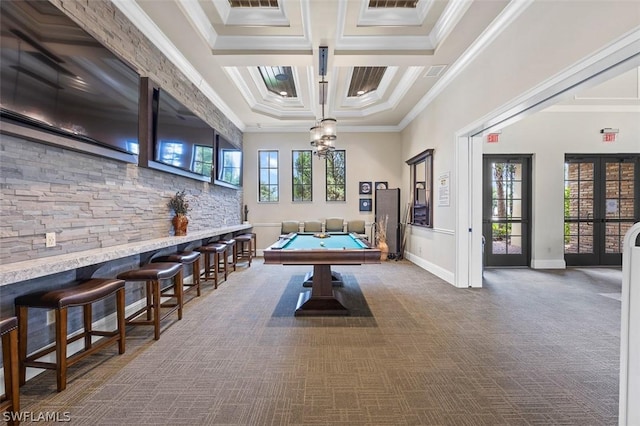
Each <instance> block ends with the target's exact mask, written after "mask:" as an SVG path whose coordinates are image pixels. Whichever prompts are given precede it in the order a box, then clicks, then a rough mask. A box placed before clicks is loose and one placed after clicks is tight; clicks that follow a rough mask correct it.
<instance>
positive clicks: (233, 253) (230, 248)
mask: <svg viewBox="0 0 640 426" xmlns="http://www.w3.org/2000/svg"><path fill="white" fill-rule="evenodd" d="M216 242H217V243H221V244H226V245H227V253H226V254H225V263H226V262H228V260H229V257H231V262H229V265H231V266H233V270H234V271H236V265H237V264H238V245H237V244H236V240H234V239H233V238H230V239H228V240H218V241H216ZM229 272H231V271H229Z"/></svg>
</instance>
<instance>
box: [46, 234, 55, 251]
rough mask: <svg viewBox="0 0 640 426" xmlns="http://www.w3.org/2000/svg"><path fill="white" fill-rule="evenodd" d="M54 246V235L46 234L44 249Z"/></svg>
mask: <svg viewBox="0 0 640 426" xmlns="http://www.w3.org/2000/svg"><path fill="white" fill-rule="evenodd" d="M55 246H56V233H55V232H47V233H46V234H45V247H55Z"/></svg>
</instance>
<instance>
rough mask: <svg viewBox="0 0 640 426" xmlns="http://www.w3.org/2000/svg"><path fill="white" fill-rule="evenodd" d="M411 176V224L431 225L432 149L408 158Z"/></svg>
mask: <svg viewBox="0 0 640 426" xmlns="http://www.w3.org/2000/svg"><path fill="white" fill-rule="evenodd" d="M406 163H407V164H408V165H409V167H410V173H409V175H410V176H411V183H410V185H411V188H412V192H413V193H412V195H411V224H412V225H418V226H426V227H433V149H427V150H426V151H423V152H421V153H420V154H418V155H416V156H414V157H412V158H410V159H408V160H407V161H406Z"/></svg>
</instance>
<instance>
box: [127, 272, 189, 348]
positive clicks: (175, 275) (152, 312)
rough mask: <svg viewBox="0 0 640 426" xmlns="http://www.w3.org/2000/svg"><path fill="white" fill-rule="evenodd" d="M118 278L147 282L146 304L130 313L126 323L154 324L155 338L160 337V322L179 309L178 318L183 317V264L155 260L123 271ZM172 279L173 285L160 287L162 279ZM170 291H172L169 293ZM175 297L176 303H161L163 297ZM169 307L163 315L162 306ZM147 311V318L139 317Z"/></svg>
mask: <svg viewBox="0 0 640 426" xmlns="http://www.w3.org/2000/svg"><path fill="white" fill-rule="evenodd" d="M118 278H119V279H122V280H125V281H126V282H130V281H145V282H146V296H147V301H146V305H145V306H143V307H142V308H141V309H139V310H138V311H136V312H135V313H133V314H131V315H129V316H128V317H127V318H126V323H127V324H129V325H152V326H153V338H154V339H155V340H158V339H160V322H161V321H162V320H163V319H165V318H166V317H168V316H169V315H171V314H172V313H174V312H175V311H178V320H181V319H182V306H183V297H182V294H183V291H182V264H181V263H174V262H155V263H148V264H146V265H144V266H141V267H140V268H138V269H132V270H130V271H126V272H122V273H120V274H118ZM169 279H171V282H172V284H171V286H169V287H167V288H165V289H162V288H161V287H160V284H161V281H164V280H169ZM169 291H172V292H171V293H169ZM162 296H165V297H170V298H175V300H176V301H175V303H173V304H169V303H165V304H162V303H161V297H162ZM162 307H169V308H170V309H169V310H168V311H167V312H166V313H165V314H164V315H161V312H160V311H161V308H162ZM143 313H146V319H139V318H138V317H139V316H140V315H142V314H143Z"/></svg>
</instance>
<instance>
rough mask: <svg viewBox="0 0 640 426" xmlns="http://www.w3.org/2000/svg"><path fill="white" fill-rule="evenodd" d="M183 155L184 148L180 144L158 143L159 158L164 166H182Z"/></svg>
mask: <svg viewBox="0 0 640 426" xmlns="http://www.w3.org/2000/svg"><path fill="white" fill-rule="evenodd" d="M183 153H184V146H183V144H182V142H167V141H162V142H161V143H160V158H161V161H162V162H163V163H165V164H170V165H172V166H177V167H180V166H181V165H182V154H183Z"/></svg>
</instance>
